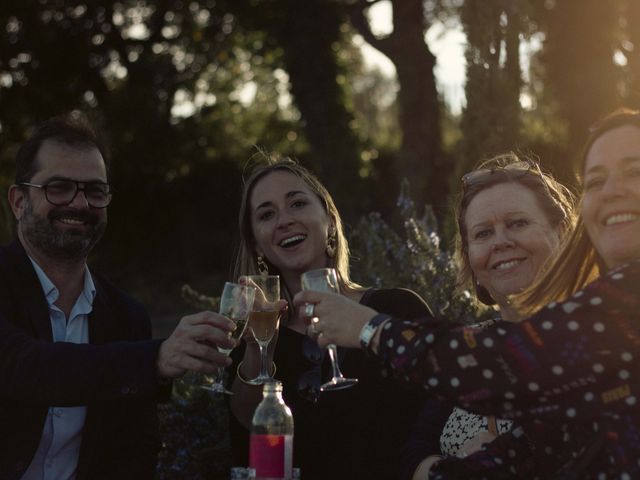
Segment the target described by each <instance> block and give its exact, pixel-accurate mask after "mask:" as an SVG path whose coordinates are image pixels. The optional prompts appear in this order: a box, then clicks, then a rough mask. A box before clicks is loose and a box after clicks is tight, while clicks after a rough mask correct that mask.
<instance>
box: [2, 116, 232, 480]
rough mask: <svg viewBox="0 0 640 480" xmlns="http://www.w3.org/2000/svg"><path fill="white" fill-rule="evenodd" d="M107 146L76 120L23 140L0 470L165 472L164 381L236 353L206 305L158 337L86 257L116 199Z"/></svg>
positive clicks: (7, 299)
mask: <svg viewBox="0 0 640 480" xmlns="http://www.w3.org/2000/svg"><path fill="white" fill-rule="evenodd" d="M107 158H108V157H107V155H106V152H105V149H104V148H103V147H102V144H101V143H100V142H99V140H98V138H97V136H96V135H95V133H94V132H93V130H92V129H91V128H90V127H89V126H88V125H87V124H86V122H84V121H82V120H80V119H78V118H74V117H58V118H54V119H52V120H49V121H48V122H45V123H44V124H43V125H42V126H41V127H40V128H38V129H37V130H36V132H35V133H34V135H33V136H32V137H31V138H30V139H29V140H28V141H27V142H26V143H25V144H24V145H23V146H22V147H21V148H20V149H19V151H18V153H17V156H16V181H15V184H14V185H12V186H11V187H10V188H9V204H10V206H11V209H12V211H13V214H14V216H15V218H16V221H17V224H16V233H17V240H16V241H15V242H14V243H12V244H11V245H10V246H8V247H1V248H0V383H1V384H2V386H1V387H0V425H2V429H1V430H2V435H0V478H2V479H16V480H17V479H24V480H31V479H36V478H37V479H45V480H59V479H76V478H77V479H78V480H82V479H91V480H94V479H129V478H131V479H134V478H135V479H145V478H149V479H150V478H154V472H155V465H156V457H157V451H158V447H159V441H158V431H157V418H156V409H155V401H156V400H157V398H159V397H162V396H163V392H164V393H166V392H167V388H166V380H165V379H167V378H170V377H175V376H178V375H181V374H182V373H184V372H185V371H187V370H194V371H201V372H209V373H210V372H213V371H214V370H215V369H216V368H217V366H218V365H226V364H227V363H228V360H227V359H226V357H225V356H223V355H222V354H219V353H218V352H217V351H216V349H215V345H217V344H218V345H221V346H226V347H230V346H232V345H233V341H232V340H230V339H229V338H228V336H227V332H228V331H230V330H232V329H233V326H231V325H229V324H226V323H224V320H223V319H220V318H219V317H218V318H216V317H215V316H213V314H210V313H207V312H203V313H200V314H196V315H191V316H188V317H185V318H183V319H182V320H181V321H180V323H179V325H178V327H177V328H176V330H175V331H174V332H173V334H172V335H171V337H170V338H168V339H167V340H165V341H161V340H150V336H151V327H150V321H149V317H148V314H147V313H146V312H145V310H144V309H143V307H142V306H141V305H140V304H138V303H137V302H135V301H134V300H133V299H132V298H130V297H129V296H127V295H126V294H124V293H123V292H121V291H120V290H118V289H116V288H115V287H114V286H112V285H111V284H110V283H108V282H107V281H105V280H104V279H103V278H101V277H100V276H98V275H96V274H95V273H94V272H92V271H90V270H89V268H88V267H87V264H86V260H87V256H88V254H89V253H90V251H91V250H92V248H93V247H94V245H95V244H96V243H97V242H98V241H99V240H100V238H101V237H102V234H103V233H104V231H105V228H106V226H107V206H108V205H109V203H110V202H111V199H112V190H111V187H110V185H109V176H108V174H109V170H108V163H107Z"/></svg>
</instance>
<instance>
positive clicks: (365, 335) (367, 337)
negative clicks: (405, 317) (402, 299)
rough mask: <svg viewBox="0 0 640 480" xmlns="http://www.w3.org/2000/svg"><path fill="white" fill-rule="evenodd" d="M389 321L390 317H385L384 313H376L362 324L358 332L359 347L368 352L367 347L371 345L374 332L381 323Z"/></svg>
mask: <svg viewBox="0 0 640 480" xmlns="http://www.w3.org/2000/svg"><path fill="white" fill-rule="evenodd" d="M389 319H391V315H387V314H386V313H378V314H377V315H375V316H374V317H373V318H372V319H371V320H369V321H368V322H367V323H365V324H364V327H362V330H360V346H361V347H362V348H363V349H364V350H367V351H370V349H369V346H370V345H371V340H372V339H373V337H374V336H375V334H376V330H378V327H379V326H380V324H381V323H383V322H385V321H387V320H389Z"/></svg>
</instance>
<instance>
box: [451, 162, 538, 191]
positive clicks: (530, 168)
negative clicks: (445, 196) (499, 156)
mask: <svg viewBox="0 0 640 480" xmlns="http://www.w3.org/2000/svg"><path fill="white" fill-rule="evenodd" d="M495 174H503V175H508V176H509V177H511V178H518V177H520V176H523V175H527V174H532V175H536V176H538V177H540V179H541V180H542V182H543V183H544V185H545V186H546V179H545V178H544V174H543V173H542V170H540V165H538V163H537V162H534V161H531V160H521V161H519V162H513V163H509V164H507V165H505V166H496V167H491V168H479V169H478V170H472V171H471V172H468V173H465V174H464V175H463V176H462V179H461V180H462V190H463V191H465V192H466V191H467V189H468V188H469V187H473V186H474V185H478V184H480V183H484V182H485V181H487V180H489V178H491V177H492V176H494V175H495Z"/></svg>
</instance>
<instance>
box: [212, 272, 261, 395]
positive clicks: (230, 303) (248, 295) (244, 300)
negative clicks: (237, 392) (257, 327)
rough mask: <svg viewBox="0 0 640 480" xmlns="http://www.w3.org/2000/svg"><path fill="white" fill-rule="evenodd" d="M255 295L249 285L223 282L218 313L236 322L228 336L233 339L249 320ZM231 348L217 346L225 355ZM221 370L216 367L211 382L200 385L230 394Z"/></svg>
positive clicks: (216, 391)
mask: <svg viewBox="0 0 640 480" xmlns="http://www.w3.org/2000/svg"><path fill="white" fill-rule="evenodd" d="M255 295H256V289H255V287H252V286H250V285H238V284H237V283H231V282H226V283H225V284H224V289H223V290H222V295H221V296H220V309H219V311H218V313H220V315H224V316H225V317H227V318H228V319H229V320H231V321H232V322H234V323H235V324H236V329H235V330H234V331H233V332H230V333H229V336H230V337H232V338H234V339H235V340H239V339H240V337H242V334H243V333H244V329H245V328H246V326H247V323H248V320H249V314H250V313H251V308H252V307H253V300H254V298H255ZM231 350H232V349H231V348H222V347H218V351H219V352H220V353H223V354H225V355H229V354H230V353H231ZM223 372H224V367H218V373H217V374H216V376H215V379H213V381H212V382H211V383H209V382H207V383H206V384H204V385H201V387H202V388H203V389H205V390H209V391H210V392H214V393H226V394H232V393H233V392H230V391H229V390H227V389H226V388H225V386H224V384H223V383H222V374H223ZM209 378H210V377H208V376H206V375H205V380H208V379H209Z"/></svg>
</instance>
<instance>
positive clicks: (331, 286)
mask: <svg viewBox="0 0 640 480" xmlns="http://www.w3.org/2000/svg"><path fill="white" fill-rule="evenodd" d="M301 281H302V290H311V291H314V292H331V293H340V288H339V286H338V276H337V274H336V270H335V269H334V268H320V269H318V270H311V271H309V272H305V273H303V274H302V277H301ZM327 350H328V351H329V358H331V368H332V369H333V376H332V378H331V380H329V381H328V382H327V383H324V384H323V385H321V386H320V390H321V391H325V390H340V389H342V388H348V387H352V386H354V385H355V384H356V383H358V379H357V378H345V377H344V375H342V372H341V371H340V366H339V365H338V347H337V346H336V345H335V344H330V345H327Z"/></svg>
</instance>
